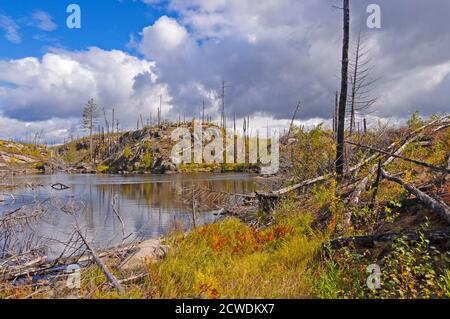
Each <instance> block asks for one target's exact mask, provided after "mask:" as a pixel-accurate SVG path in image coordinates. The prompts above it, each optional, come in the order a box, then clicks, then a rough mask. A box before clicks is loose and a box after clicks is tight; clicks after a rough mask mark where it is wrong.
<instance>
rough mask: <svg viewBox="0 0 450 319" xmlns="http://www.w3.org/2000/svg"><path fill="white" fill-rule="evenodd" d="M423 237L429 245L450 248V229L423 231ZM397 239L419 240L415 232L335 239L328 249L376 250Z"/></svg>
mask: <svg viewBox="0 0 450 319" xmlns="http://www.w3.org/2000/svg"><path fill="white" fill-rule="evenodd" d="M424 237H425V239H426V240H429V241H430V245H435V246H441V247H444V248H446V249H448V248H450V228H445V229H442V230H430V231H425V232H424ZM397 238H404V239H405V240H407V241H412V240H419V239H420V235H419V233H418V232H417V231H408V232H400V233H386V234H377V235H371V236H357V237H349V238H337V239H334V240H331V241H330V243H329V247H330V248H331V249H340V248H343V247H352V248H356V249H367V248H376V247H379V246H382V244H383V243H391V242H393V241H394V240H396V239H397Z"/></svg>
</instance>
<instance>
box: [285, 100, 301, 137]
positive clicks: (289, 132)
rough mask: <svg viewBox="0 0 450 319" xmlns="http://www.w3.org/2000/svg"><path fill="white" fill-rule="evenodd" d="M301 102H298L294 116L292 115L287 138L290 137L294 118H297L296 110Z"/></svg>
mask: <svg viewBox="0 0 450 319" xmlns="http://www.w3.org/2000/svg"><path fill="white" fill-rule="evenodd" d="M300 105H301V102H300V101H298V103H297V107H296V108H295V111H294V114H293V115H292V119H291V124H290V125H289V131H288V133H287V138H289V137H290V136H291V131H292V126H293V125H294V121H295V118H296V117H297V112H298V109H299V108H300Z"/></svg>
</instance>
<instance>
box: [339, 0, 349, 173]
mask: <svg viewBox="0 0 450 319" xmlns="http://www.w3.org/2000/svg"><path fill="white" fill-rule="evenodd" d="M343 1H344V40H343V44H342V70H341V95H340V98H339V109H338V128H337V149H336V174H337V175H338V178H341V177H342V176H343V174H344V165H345V159H344V146H345V145H344V139H345V106H346V104H347V90H348V48H349V39H350V4H349V0H343Z"/></svg>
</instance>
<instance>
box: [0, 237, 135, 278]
mask: <svg viewBox="0 0 450 319" xmlns="http://www.w3.org/2000/svg"><path fill="white" fill-rule="evenodd" d="M136 245H137V244H136V243H133V244H126V245H121V246H118V247H114V248H112V249H108V250H104V251H102V252H98V253H97V256H98V257H99V258H106V257H110V256H115V255H119V254H125V253H130V252H132V251H133V250H135V249H136ZM83 246H84V244H83ZM90 262H91V258H90V257H89V256H85V254H84V253H82V254H80V255H77V256H72V257H64V258H58V259H57V260H52V261H49V260H47V259H42V260H41V261H40V262H35V263H33V264H29V263H28V265H20V266H15V267H5V268H3V269H1V268H0V272H1V273H2V279H3V280H13V279H16V278H20V277H28V276H34V275H45V274H48V273H50V272H53V269H55V268H56V269H59V268H61V267H64V266H66V265H70V264H79V265H80V266H86V265H88V264H90Z"/></svg>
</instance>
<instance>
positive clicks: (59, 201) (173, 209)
mask: <svg viewBox="0 0 450 319" xmlns="http://www.w3.org/2000/svg"><path fill="white" fill-rule="evenodd" d="M18 179H19V181H20V179H26V180H27V181H31V182H33V183H36V184H42V185H43V187H39V188H37V189H35V190H31V189H29V188H22V189H18V190H16V191H14V193H15V194H16V202H15V203H12V202H11V203H4V204H3V205H1V206H0V213H1V212H5V211H9V210H11V209H13V208H15V207H19V206H21V205H23V204H24V203H32V202H33V201H35V200H38V201H39V200H40V201H42V200H45V199H48V198H50V200H49V201H48V203H49V204H48V206H49V208H50V210H49V213H48V214H47V215H46V216H45V218H44V220H42V221H41V222H39V224H38V225H37V227H36V231H37V232H38V235H39V236H41V237H42V238H52V239H54V240H58V241H64V240H65V239H66V238H67V236H69V235H70V233H71V232H72V230H73V227H74V223H75V222H78V223H79V225H80V227H81V229H82V230H83V231H84V232H86V234H87V236H88V238H89V239H90V240H91V241H93V242H94V243H95V244H96V246H97V247H99V248H102V247H107V246H111V245H115V244H118V243H120V242H121V241H122V237H123V236H122V225H121V223H120V221H119V220H118V219H117V217H116V215H115V213H114V210H113V206H112V203H113V198H114V196H117V207H118V211H119V213H120V215H121V216H122V219H123V221H124V224H125V233H126V234H131V233H139V234H140V235H141V236H142V237H143V238H153V237H158V236H161V235H163V234H165V233H166V232H167V231H168V229H169V228H170V227H171V226H172V225H173V223H174V221H175V220H177V221H178V223H181V224H182V225H183V226H184V228H188V227H190V226H191V224H192V217H191V216H192V215H191V213H190V210H189V208H188V207H186V204H185V203H183V201H182V198H181V197H182V196H181V192H182V190H183V188H184V187H189V186H191V185H195V187H200V188H208V189H213V190H219V191H225V192H232V193H250V192H254V191H255V190H256V189H257V188H258V187H259V185H258V180H257V179H256V178H255V177H254V176H250V175H242V174H217V175H215V174H192V175H133V176H121V175H67V174H58V175H46V176H32V177H30V176H26V177H18ZM58 182H59V183H63V184H65V185H67V186H69V187H70V189H68V190H64V191H56V190H53V189H52V188H51V187H50V185H52V184H54V183H58ZM199 200H200V201H202V200H203V201H204V200H206V199H202V198H200V199H199ZM202 204H208V203H202ZM74 208H76V209H74ZM81 208H82V210H81ZM77 209H80V211H82V213H80V214H75V215H73V214H71V213H68V212H71V211H74V210H77ZM215 218H216V217H215V215H214V211H212V210H207V211H203V212H200V214H199V217H198V220H197V223H199V224H200V223H208V222H212V221H214V219H215ZM52 247H53V248H52V249H53V253H54V254H56V253H58V252H59V251H60V250H61V249H62V246H61V245H60V244H57V243H55V244H54V245H52Z"/></svg>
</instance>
